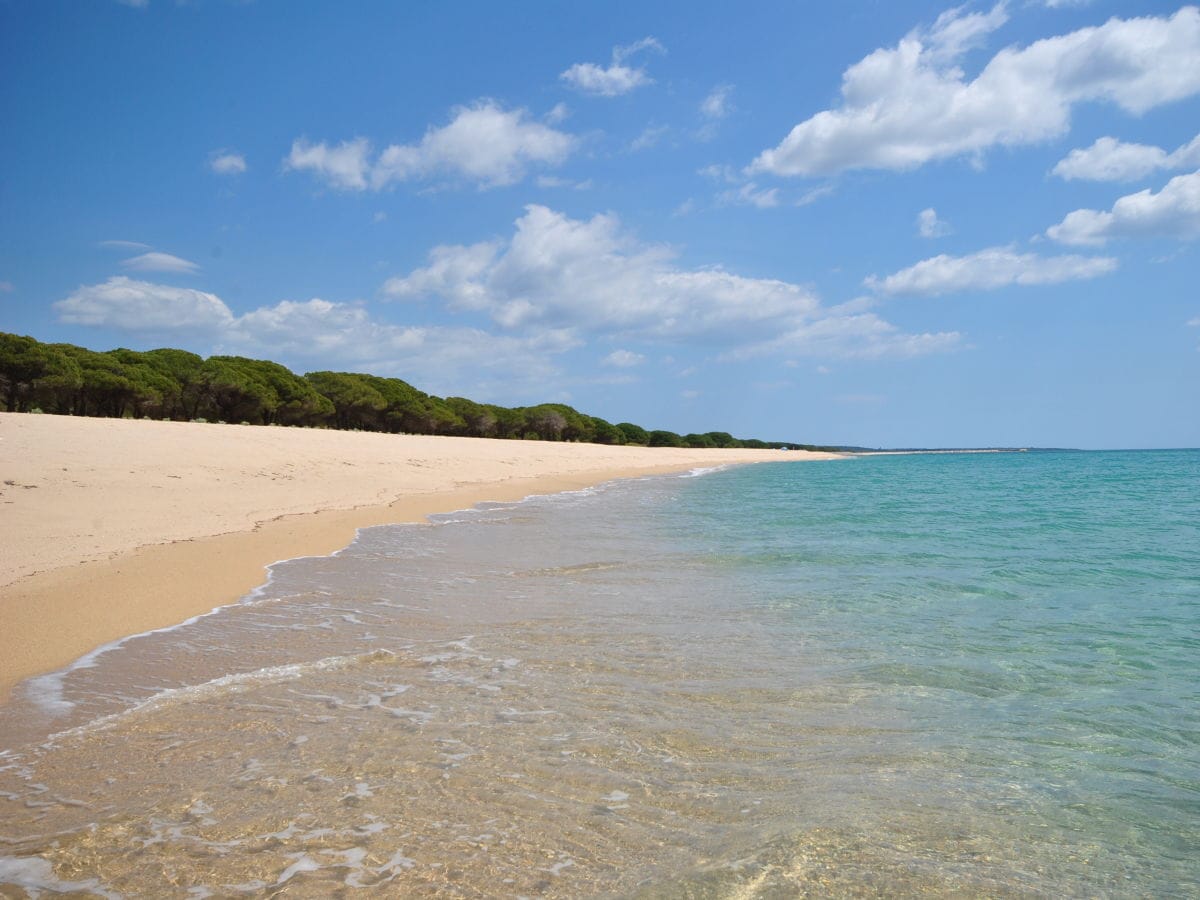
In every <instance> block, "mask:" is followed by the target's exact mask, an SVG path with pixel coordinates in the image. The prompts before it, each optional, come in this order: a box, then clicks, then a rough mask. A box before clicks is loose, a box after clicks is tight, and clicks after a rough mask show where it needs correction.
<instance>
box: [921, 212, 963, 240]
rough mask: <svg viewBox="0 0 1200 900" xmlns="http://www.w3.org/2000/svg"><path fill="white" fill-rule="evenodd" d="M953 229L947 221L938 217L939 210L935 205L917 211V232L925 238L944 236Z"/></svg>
mask: <svg viewBox="0 0 1200 900" xmlns="http://www.w3.org/2000/svg"><path fill="white" fill-rule="evenodd" d="M953 230H954V229H952V228H951V227H950V226H949V225H948V224H947V223H946V222H943V221H942V220H941V219H939V218H938V214H937V210H935V209H934V208H933V207H930V208H929V209H923V210H921V211H920V212H919V213H917V233H918V234H920V235H921V237H923V238H937V237H944V236H945V235H947V234H950V232H951V231H953Z"/></svg>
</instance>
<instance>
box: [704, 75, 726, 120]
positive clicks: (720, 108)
mask: <svg viewBox="0 0 1200 900" xmlns="http://www.w3.org/2000/svg"><path fill="white" fill-rule="evenodd" d="M732 96H733V85H731V84H719V85H717V86H716V87H715V88H713V89H712V90H711V91H710V92H709V94H708V96H707V97H705V98H704V100H703V101H702V102H701V104H700V113H701V115H703V116H704V118H706V119H724V118H725V117H726V116H728V115H729V114H730V113H731V112H733V102H732V101H731V100H730V98H731V97H732Z"/></svg>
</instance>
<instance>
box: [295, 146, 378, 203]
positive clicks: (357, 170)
mask: <svg viewBox="0 0 1200 900" xmlns="http://www.w3.org/2000/svg"><path fill="white" fill-rule="evenodd" d="M370 154H371V144H370V142H369V141H368V140H367V139H366V138H361V137H360V138H355V139H354V140H352V141H342V142H341V143H340V144H337V145H335V146H330V145H328V144H326V143H325V142H324V141H322V142H321V143H319V144H311V143H309V142H308V140H306V139H305V138H297V139H296V140H295V141H293V142H292V152H291V153H289V154H288V155H287V159H285V160H284V161H283V167H284V168H285V169H290V170H293V171H297V172H304V171H307V172H311V173H313V174H314V175H316V176H317V177H318V178H320V179H321V180H322V181H325V182H326V183H328V184H329V185H330V186H331V187H335V188H340V189H342V190H348V191H362V190H366V188H367V183H368V178H369V176H370V174H371V162H370V159H369V156H370Z"/></svg>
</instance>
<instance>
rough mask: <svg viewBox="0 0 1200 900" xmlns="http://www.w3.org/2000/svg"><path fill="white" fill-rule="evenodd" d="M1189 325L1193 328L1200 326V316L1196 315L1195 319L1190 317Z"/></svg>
mask: <svg viewBox="0 0 1200 900" xmlns="http://www.w3.org/2000/svg"><path fill="white" fill-rule="evenodd" d="M1188 325H1189V326H1190V327H1191V328H1200V316H1196V318H1194V319H1189V320H1188Z"/></svg>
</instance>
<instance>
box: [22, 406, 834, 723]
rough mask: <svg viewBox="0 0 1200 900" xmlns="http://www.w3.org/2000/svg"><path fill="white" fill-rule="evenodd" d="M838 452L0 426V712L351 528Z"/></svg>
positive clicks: (59, 421) (80, 423)
mask: <svg viewBox="0 0 1200 900" xmlns="http://www.w3.org/2000/svg"><path fill="white" fill-rule="evenodd" d="M829 456H830V454H817V453H800V452H783V451H772V450H687V449H674V448H645V447H606V446H600V445H595V444H556V443H546V442H525V441H498V440H487V439H480V438H452V437H429V436H412V435H383V434H367V433H359V432H338V431H324V430H316V429H295V428H273V427H253V426H238V425H215V424H194V423H184V422H152V421H145V420H143V421H132V420H113V419H83V418H74V417H66V416H37V415H18V414H9V413H4V414H0V621H3V623H4V627H3V628H2V629H0V700H3V699H4V698H6V697H7V696H8V693H9V692H10V691H11V689H12V687H13V686H14V685H15V684H17V683H18V682H19V681H21V680H22V679H24V678H27V677H29V676H31V675H35V674H39V673H42V672H48V671H53V670H55V669H58V668H61V667H62V666H64V665H66V664H68V663H70V662H71V661H72V660H75V659H77V658H78V657H80V656H82V655H83V654H85V653H87V652H88V651H90V650H92V649H94V648H95V647H97V646H100V645H102V644H105V643H107V642H109V641H113V640H116V639H118V638H121V637H124V636H126V635H130V634H136V633H140V632H144V631H148V630H151V629H154V628H161V627H166V626H169V625H173V624H176V623H178V622H181V621H183V620H185V619H188V618H190V617H192V616H195V615H198V614H201V613H204V612H207V611H209V610H210V609H212V608H213V607H215V606H219V605H222V604H225V603H229V602H232V601H233V600H235V599H237V598H238V597H240V596H242V595H243V594H245V593H246V592H248V591H249V590H251V589H252V588H254V587H255V586H256V585H258V584H260V583H261V582H262V580H263V578H264V570H265V567H266V566H268V565H270V564H271V563H273V562H275V561H277V560H281V559H290V558H293V557H297V556H307V555H324V554H328V553H331V552H333V551H335V550H338V549H340V548H341V547H344V546H346V545H347V544H348V543H349V542H350V541H351V540H353V538H354V534H355V531H356V529H358V528H363V527H367V526H371V525H381V524H386V523H390V522H419V521H423V520H424V519H425V517H426V516H428V515H430V514H432V513H437V512H450V511H453V510H456V509H463V508H467V507H470V506H473V505H474V504H476V503H480V502H484V501H488V500H499V501H506V500H514V499H518V498H520V497H525V496H528V495H530V494H541V493H554V492H558V491H564V490H573V489H579V488H582V487H586V486H588V485H593V484H598V483H600V482H603V481H608V480H611V479H614V478H626V477H636V476H639V475H649V474H660V473H666V472H672V471H684V470H687V469H690V468H695V467H705V466H719V465H729V464H736V463H751V462H765V461H778V460H800V459H822V458H828V457H829Z"/></svg>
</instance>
